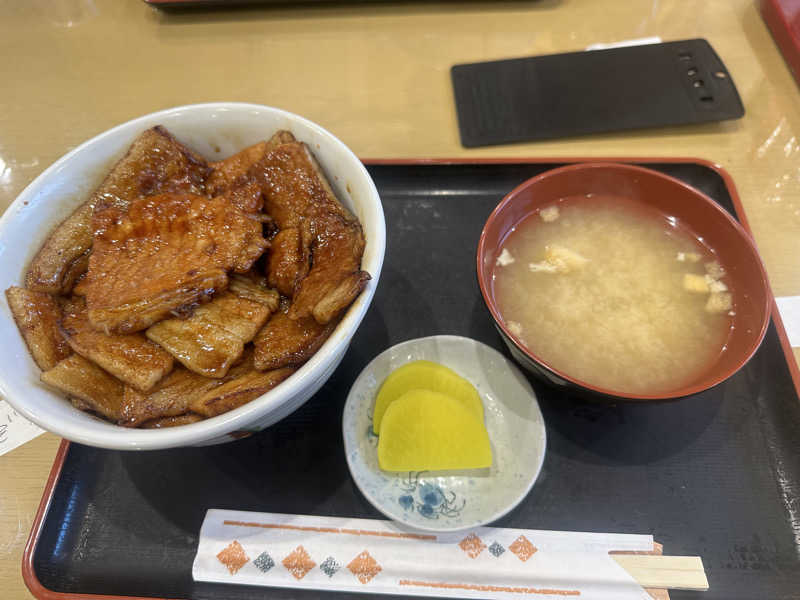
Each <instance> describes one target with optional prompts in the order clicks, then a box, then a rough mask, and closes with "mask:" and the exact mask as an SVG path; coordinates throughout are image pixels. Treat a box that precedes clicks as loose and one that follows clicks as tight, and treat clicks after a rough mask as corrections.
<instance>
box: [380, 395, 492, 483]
mask: <svg viewBox="0 0 800 600" xmlns="http://www.w3.org/2000/svg"><path fill="white" fill-rule="evenodd" d="M378 465H379V466H380V468H381V469H383V470H384V471H441V470H444V469H482V468H486V467H490V466H491V465H492V448H491V445H490V444H489V434H488V432H487V431H486V427H485V426H484V424H483V421H482V420H481V419H478V418H477V417H476V416H475V414H474V413H473V411H471V410H469V409H468V408H466V407H465V406H464V404H463V403H462V402H459V401H458V400H455V399H454V398H451V397H450V396H446V395H445V394H441V393H439V392H434V391H431V390H423V389H415V390H411V391H409V392H406V393H405V394H403V395H402V396H401V397H400V398H398V399H397V400H395V401H394V402H392V403H391V404H390V405H389V407H388V408H387V409H386V413H385V414H384V415H383V422H382V424H381V435H380V437H379V438H378Z"/></svg>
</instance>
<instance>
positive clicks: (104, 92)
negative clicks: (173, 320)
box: [0, 0, 800, 600]
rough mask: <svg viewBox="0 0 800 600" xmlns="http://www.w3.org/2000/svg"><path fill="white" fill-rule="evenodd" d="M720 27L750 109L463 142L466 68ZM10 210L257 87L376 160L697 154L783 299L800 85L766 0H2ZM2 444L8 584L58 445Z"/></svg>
mask: <svg viewBox="0 0 800 600" xmlns="http://www.w3.org/2000/svg"><path fill="white" fill-rule="evenodd" d="M653 35H658V36H661V38H662V39H664V40H677V39H686V38H694V37H704V38H706V39H708V40H709V41H710V42H711V43H712V45H713V46H714V47H715V49H716V50H717V52H718V53H719V54H720V56H721V57H722V59H723V60H724V62H725V63H726V65H727V66H728V68H729V70H730V73H731V74H732V76H733V78H734V80H735V82H736V85H737V87H738V88H739V92H740V94H741V97H742V100H743V102H744V105H745V107H746V111H747V114H746V115H745V117H744V118H743V119H740V120H737V121H732V122H726V123H718V124H707V125H700V126H692V127H678V128H671V129H655V130H647V131H637V132H632V133H624V134H604V135H596V136H591V137H581V138H576V139H569V140H563V141H547V142H538V143H531V144H516V145H510V146H500V147H494V148H483V149H478V150H466V149H464V148H462V147H461V145H460V143H459V138H458V131H457V128H456V118H455V112H454V108H453V100H452V92H451V89H450V79H449V69H450V66H451V65H453V64H455V63H459V62H465V61H476V60H487V59H496V58H505V57H513V56H524V55H532V54H543V53H550V52H562V51H569V50H578V49H583V48H585V47H586V46H588V45H589V44H593V43H597V42H613V41H619V40H624V39H631V38H639V37H644V36H653ZM0 49H2V51H1V52H0V56H2V59H0V82H3V84H2V94H0V211H2V210H5V208H6V207H7V206H8V205H9V204H10V203H11V202H12V201H13V200H14V198H15V197H16V196H17V194H18V193H19V192H21V191H22V189H23V188H24V187H25V186H26V185H28V183H30V182H31V181H32V180H33V179H34V177H36V176H37V175H38V174H39V173H41V172H42V171H43V170H44V169H45V168H46V167H47V166H48V165H50V164H51V163H52V162H53V161H55V160H56V159H57V158H58V157H59V156H61V155H62V154H64V153H65V152H67V151H68V150H70V149H72V148H74V147H75V146H77V145H78V144H79V143H81V142H82V141H84V140H86V139H88V138H90V137H92V136H94V135H96V134H98V133H100V132H102V131H104V130H105V129H108V128H109V127H112V126H114V125H116V124H119V123H122V122H124V121H127V120H128V119H131V118H133V117H136V116H139V115H143V114H145V113H149V112H152V111H156V110H159V109H163V108H167V107H170V106H175V105H180V104H189V103H196V102H206V101H229V100H234V101H247V102H256V103H260V104H268V105H273V106H278V107H281V108H285V109H288V110H291V111H293V112H296V113H299V114H301V115H304V116H306V117H308V118H309V119H311V120H313V121H316V122H317V123H320V124H321V125H322V126H323V127H326V128H327V129H329V130H330V131H332V132H333V133H334V134H335V135H337V136H338V137H339V138H341V139H342V140H343V141H344V142H345V143H346V144H348V145H349V146H350V147H351V148H352V149H353V150H354V151H355V152H356V154H358V155H359V156H362V157H370V158H376V157H456V156H466V157H486V156H496V157H520V156H540V157H546V156H559V157H569V156H615V155H616V156H636V155H646V156H696V157H701V158H705V159H710V160H712V161H714V162H716V163H719V164H720V165H722V166H723V167H724V168H725V169H727V170H728V171H729V172H730V173H731V175H732V176H733V178H734V180H735V182H736V185H737V187H738V190H739V193H740V195H741V198H742V202H743V204H744V207H745V210H746V214H747V218H748V220H749V221H750V225H751V227H752V229H753V231H754V234H755V237H756V241H757V243H758V246H759V249H760V251H761V255H762V257H763V259H764V262H765V264H766V267H767V272H768V274H769V278H770V282H771V284H772V288H773V291H774V292H775V294H776V295H777V296H788V295H800V162H799V161H798V158H800V151H799V149H800V141H799V140H798V137H800V94H799V90H798V86H797V85H796V83H795V81H794V80H793V79H792V77H791V74H790V72H789V70H788V68H787V66H786V64H785V63H784V61H783V58H782V57H781V55H780V54H779V52H778V50H777V48H776V46H775V44H774V42H773V40H772V38H771V36H770V33H769V31H768V30H767V28H766V26H765V24H764V22H763V21H762V19H761V17H760V15H759V12H758V10H757V8H756V5H755V3H754V1H753V0H708V1H706V2H692V1H690V0H683V1H680V0H660V1H656V0H653V1H652V2H646V1H645V0H634V1H632V2H619V1H618V0H538V1H523V0H519V1H516V2H485V3H483V2H417V3H399V2H378V3H375V4H374V5H373V4H368V3H358V4H349V5H348V4H345V5H339V6H322V5H315V6H306V7H297V8H291V7H279V8H248V9H237V10H213V11H212V10H204V11H200V12H181V13H164V12H160V11H158V10H155V9H153V8H151V7H149V6H148V5H146V4H145V3H143V2H140V1H137V0H127V1H124V2H123V1H120V0H60V1H59V2H51V1H50V0H28V1H27V2H17V1H16V0H0ZM795 356H796V358H797V359H798V360H800V351H798V349H795ZM58 442H59V440H58V438H56V436H54V435H52V434H45V435H42V436H40V437H39V438H37V439H35V440H34V441H32V442H30V443H28V444H27V445H25V446H23V447H20V448H18V449H16V450H14V451H12V452H10V453H8V454H6V455H4V456H2V457H0V482H1V483H0V590H2V597H3V598H6V599H8V600H15V599H17V598H30V594H29V592H28V591H27V589H26V588H25V585H24V583H23V582H22V577H21V574H20V561H21V555H22V550H23V547H24V543H25V540H26V538H27V536H28V532H29V530H30V526H31V522H32V520H33V517H34V513H35V511H36V508H37V506H38V503H39V499H40V496H41V492H42V488H43V486H44V482H45V479H46V476H47V473H48V471H49V469H50V466H51V463H52V461H53V456H54V454H55V452H56V448H57V446H58Z"/></svg>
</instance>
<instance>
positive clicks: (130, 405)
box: [119, 366, 222, 427]
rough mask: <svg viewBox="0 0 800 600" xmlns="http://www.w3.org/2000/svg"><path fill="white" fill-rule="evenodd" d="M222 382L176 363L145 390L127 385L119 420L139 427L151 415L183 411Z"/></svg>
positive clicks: (183, 412)
mask: <svg viewBox="0 0 800 600" xmlns="http://www.w3.org/2000/svg"><path fill="white" fill-rule="evenodd" d="M221 384H222V382H221V381H220V380H218V379H209V378H208V377H203V376H201V375H197V374H196V373H192V372H191V371H189V370H188V369H184V368H183V367H180V366H179V367H176V368H175V369H174V370H173V371H172V372H171V373H170V374H169V375H167V376H166V377H165V378H164V379H163V380H161V381H160V382H158V384H157V385H156V386H155V387H154V388H153V389H152V390H150V392H148V393H142V392H139V391H137V390H135V389H133V388H131V387H126V388H125V392H124V395H123V400H122V407H121V410H120V412H121V416H120V419H119V423H120V425H125V426H126V427H138V426H140V425H142V424H143V423H146V422H148V421H153V420H154V419H164V418H173V417H178V416H179V415H184V414H185V413H186V412H187V411H188V410H189V404H191V403H192V402H193V401H194V400H197V399H198V398H200V397H202V396H203V394H205V393H206V392H207V391H209V390H211V389H213V388H215V387H217V386H219V385H221ZM158 426H159V427H161V426H163V425H158Z"/></svg>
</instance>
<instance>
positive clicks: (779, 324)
mask: <svg viewBox="0 0 800 600" xmlns="http://www.w3.org/2000/svg"><path fill="white" fill-rule="evenodd" d="M362 162H363V163H364V164H365V165H456V164H511V163H528V164H539V163H582V162H623V163H693V164H699V165H702V166H704V167H707V168H708V169H711V170H712V171H714V172H715V173H717V174H718V175H719V176H720V177H721V178H722V180H723V182H724V183H725V187H726V189H727V190H728V194H729V195H730V197H731V200H732V201H733V206H734V209H735V210H736V216H737V217H738V219H739V222H740V223H741V225H742V227H743V228H744V230H745V231H747V233H748V234H749V235H750V237H751V238H752V237H753V231H752V230H751V229H750V224H749V223H748V221H747V217H746V216H745V212H744V207H743V206H742V202H741V199H740V198H739V192H738V191H737V189H736V185H735V184H734V182H733V177H731V175H730V173H728V171H726V170H725V169H724V168H723V167H722V166H721V165H719V164H717V163H715V162H712V161H710V160H707V159H704V158H692V157H666V158H665V157H624V156H623V157H599V156H594V157H547V158H514V157H507V158H365V159H362ZM756 247H757V246H756ZM767 285H768V287H769V283H767ZM768 293H769V294H770V296H771V297H772V319H773V321H774V323H775V328H776V330H777V333H778V339H779V340H780V342H781V348H782V349H783V354H784V357H785V358H786V364H787V365H788V366H789V373H790V374H791V376H792V382H793V383H794V388H795V393H796V394H797V395H798V397H799V398H800V368H798V366H797V361H796V360H795V358H794V353H793V352H792V347H791V345H790V344H789V338H788V336H787V335H786V330H785V329H784V326H783V321H782V320H781V316H780V313H779V312H778V305H777V303H776V302H775V296H774V294H773V293H772V288H771V287H769V289H768ZM69 444H70V443H69V442H68V441H67V440H62V441H61V445H60V446H59V448H58V452H56V457H55V460H54V462H53V467H52V469H51V470H50V475H49V476H48V478H47V483H46V484H45V486H44V491H43V492H42V499H41V501H40V502H39V508H38V510H37V511H36V517H35V518H34V521H33V526H32V527H31V532H30V535H29V536H28V541H27V542H26V544H25V551H24V552H23V554H22V580H23V581H24V582H25V585H26V586H28V590H30V592H31V594H33V596H34V597H35V598H37V599H38V600H169V599H158V598H152V597H141V596H107V595H99V594H73V593H65V592H54V591H53V590H51V589H48V588H46V587H44V586H43V585H42V583H41V582H40V581H39V578H38V577H37V576H36V571H35V570H34V568H33V555H34V553H35V551H36V545H37V544H38V542H39V535H40V534H41V532H42V528H43V527H44V517H45V515H46V514H47V510H48V508H49V507H50V502H51V501H52V499H53V492H54V491H55V485H56V481H58V478H59V476H60V475H61V469H62V467H63V466H64V459H65V458H66V456H67V449H68V448H69Z"/></svg>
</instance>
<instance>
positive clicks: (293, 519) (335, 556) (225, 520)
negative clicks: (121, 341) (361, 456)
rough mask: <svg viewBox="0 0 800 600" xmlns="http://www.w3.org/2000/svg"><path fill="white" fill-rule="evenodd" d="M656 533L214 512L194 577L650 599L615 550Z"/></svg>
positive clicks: (429, 592)
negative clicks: (446, 529) (408, 524)
mask: <svg viewBox="0 0 800 600" xmlns="http://www.w3.org/2000/svg"><path fill="white" fill-rule="evenodd" d="M652 549H653V538H652V536H649V535H627V534H603V533H577V532H562V531H537V530H530V529H504V528H494V527H479V528H475V529H473V530H468V531H465V532H462V533H456V534H433V533H425V532H418V531H414V530H411V529H407V528H404V527H403V526H401V525H398V524H397V523H393V522H391V521H381V520H373V519H346V518H338V517H315V516H303V515H288V514H276V513H256V512H242V511H230V510H216V509H212V510H209V511H208V512H207V513H206V517H205V520H204V521H203V526H202V528H201V530H200V542H199V545H198V549H197V556H196V557H195V560H194V565H193V568H192V576H193V577H194V579H195V580H196V581H210V582H218V583H230V584H244V585H260V586H269V587H288V588H307V589H316V590H329V591H354V592H368V593H373V594H380V593H383V594H400V595H405V596H412V595H413V596H437V597H447V598H456V597H457V598H536V599H537V600H548V599H549V600H552V599H563V598H565V597H566V598H572V597H577V598H580V599H582V600H587V599H588V600H594V599H597V600H612V599H613V600H627V599H631V600H634V599H635V600H651V599H650V596H649V595H648V594H647V593H646V592H645V591H644V590H643V589H642V587H641V586H640V585H639V584H638V583H636V581H635V580H634V579H633V578H632V577H631V576H630V575H629V574H628V573H627V572H626V571H625V570H624V569H622V567H620V566H619V565H618V564H617V563H616V562H615V561H614V560H613V559H612V558H611V557H610V556H609V554H608V553H609V552H610V551H627V552H637V551H638V552H647V551H651V550H652Z"/></svg>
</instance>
